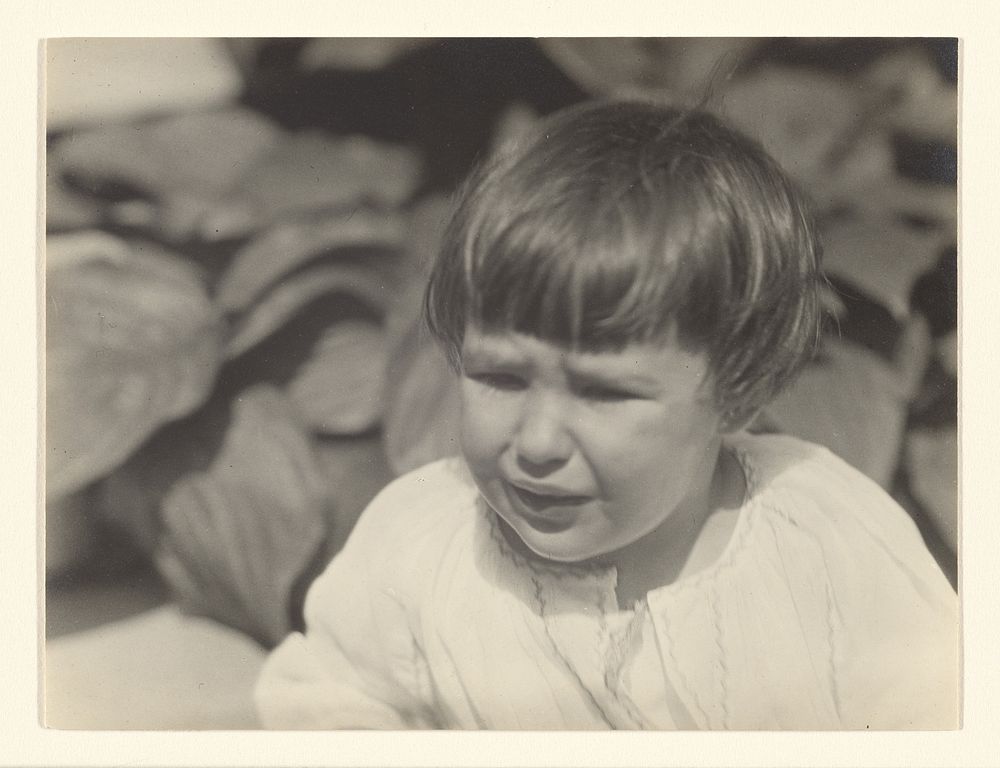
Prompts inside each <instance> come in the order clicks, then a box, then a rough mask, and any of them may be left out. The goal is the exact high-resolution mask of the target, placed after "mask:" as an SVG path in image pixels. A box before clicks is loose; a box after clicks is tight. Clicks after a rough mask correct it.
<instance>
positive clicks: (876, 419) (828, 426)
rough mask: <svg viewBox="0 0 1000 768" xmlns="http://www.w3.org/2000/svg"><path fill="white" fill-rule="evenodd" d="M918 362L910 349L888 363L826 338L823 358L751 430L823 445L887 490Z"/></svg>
mask: <svg viewBox="0 0 1000 768" xmlns="http://www.w3.org/2000/svg"><path fill="white" fill-rule="evenodd" d="M920 359H921V358H920V354H919V350H915V351H914V352H912V353H909V352H908V353H907V354H905V355H903V354H901V355H900V359H898V360H895V361H891V362H890V361H886V360H885V359H883V358H882V357H880V356H879V355H877V354H875V353H874V352H871V351H869V350H867V349H865V348H863V347H861V346H859V345H856V344H853V343H850V342H843V341H840V340H838V339H833V338H828V339H826V340H825V343H824V348H823V354H822V355H821V356H820V357H819V358H818V359H817V360H816V361H815V362H813V363H811V364H810V365H809V366H808V367H806V369H805V370H804V371H803V372H802V374H801V376H800V377H799V378H798V379H797V380H796V381H795V382H794V383H793V384H792V386H791V387H789V388H788V389H787V390H786V391H785V392H783V393H782V394H781V395H779V396H778V397H777V398H776V399H775V400H774V401H773V402H771V403H770V404H768V406H767V407H766V408H765V409H764V411H763V412H762V414H761V415H760V417H759V419H758V423H757V425H756V426H757V427H763V428H765V429H768V430H773V431H779V432H787V433H788V434H792V435H796V436H798V437H801V438H803V439H806V440H810V441H812V442H815V443H819V444H820V445H825V446H826V447H827V448H829V449H830V450H832V451H833V452H834V453H836V454H838V455H839V456H841V458H843V459H845V460H846V461H848V462H849V463H850V464H852V465H854V466H855V467H857V468H858V469H860V470H861V471H862V472H864V473H865V474H867V475H868V476H869V477H870V478H872V479H873V480H875V481H876V482H878V483H879V484H881V485H882V486H883V487H885V488H888V487H889V486H890V484H891V481H892V477H893V473H894V471H895V469H896V465H897V461H898V458H899V455H900V449H901V445H902V438H903V432H904V427H905V423H906V414H907V406H908V404H909V400H910V398H911V397H912V395H913V391H912V390H913V381H914V379H915V378H917V377H918V376H919V370H914V369H916V368H919V363H920ZM922 359H923V360H924V362H926V355H925V356H924V357H923V358H922Z"/></svg>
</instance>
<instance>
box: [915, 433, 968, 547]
mask: <svg viewBox="0 0 1000 768" xmlns="http://www.w3.org/2000/svg"><path fill="white" fill-rule="evenodd" d="M905 461H906V467H907V475H908V477H909V479H910V490H911V491H912V493H913V495H914V496H915V497H916V498H917V500H918V501H919V502H920V504H921V506H922V507H923V509H924V511H925V512H926V513H927V515H928V517H929V518H930V520H931V522H932V523H933V525H934V528H935V530H936V531H937V532H938V534H939V535H940V536H941V538H942V539H943V540H944V542H945V544H947V546H948V548H949V549H950V550H951V552H952V553H955V552H956V551H957V550H958V434H957V430H956V429H955V427H954V426H952V427H950V428H945V429H914V430H911V431H910V432H909V433H908V434H907V436H906V455H905Z"/></svg>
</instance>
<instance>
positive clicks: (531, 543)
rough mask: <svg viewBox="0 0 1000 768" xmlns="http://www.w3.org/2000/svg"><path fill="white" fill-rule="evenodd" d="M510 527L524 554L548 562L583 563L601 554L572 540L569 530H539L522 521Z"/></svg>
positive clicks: (561, 563) (562, 563)
mask: <svg viewBox="0 0 1000 768" xmlns="http://www.w3.org/2000/svg"><path fill="white" fill-rule="evenodd" d="M510 527H511V528H512V529H513V530H512V533H513V535H514V536H515V537H516V538H517V540H518V543H519V544H520V545H521V546H520V548H522V549H523V550H526V554H529V555H531V556H532V557H534V558H537V559H539V560H544V561H546V562H549V563H555V564H559V565H583V564H586V563H588V562H590V561H592V560H594V559H596V558H598V557H600V555H601V554H603V553H602V552H601V551H596V550H595V548H594V547H587V546H585V545H584V543H583V542H577V541H574V537H573V535H572V532H571V531H569V530H565V531H559V532H556V533H551V532H541V531H538V530H536V529H534V528H532V527H531V526H529V525H527V524H526V523H524V522H523V521H521V523H520V524H519V525H516V526H514V525H512V526H510ZM525 529H527V530H525Z"/></svg>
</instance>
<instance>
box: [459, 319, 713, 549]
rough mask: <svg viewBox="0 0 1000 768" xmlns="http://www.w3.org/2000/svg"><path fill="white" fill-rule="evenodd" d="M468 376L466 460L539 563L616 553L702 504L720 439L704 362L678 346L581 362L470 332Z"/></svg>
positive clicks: (638, 348) (543, 347) (512, 337)
mask: <svg viewBox="0 0 1000 768" xmlns="http://www.w3.org/2000/svg"><path fill="white" fill-rule="evenodd" d="M462 367H463V377H462V406H463V410H462V414H463V415H462V450H463V452H464V454H465V458H466V460H467V462H468V464H469V467H470V468H471V470H472V473H473V475H474V477H475V479H476V483H477V485H478V486H479V488H480V490H481V492H482V493H483V495H484V497H485V498H486V500H487V501H488V502H489V504H490V506H492V507H493V509H494V510H495V511H496V512H497V514H498V515H500V516H501V517H502V518H503V519H504V520H505V521H506V522H507V524H508V525H509V526H510V527H511V528H512V529H513V530H514V531H515V532H516V533H517V535H518V536H519V537H520V538H521V539H522V540H523V541H524V543H525V544H526V545H527V546H528V547H529V548H530V549H531V550H532V551H534V552H535V553H537V554H538V555H541V556H542V557H545V558H548V559H550V560H556V561H561V562H579V561H583V560H588V559H591V558H596V557H599V556H601V555H605V554H608V553H612V552H615V551H616V550H619V549H621V548H622V547H625V546H627V545H629V544H632V543H634V542H637V541H638V540H639V539H641V538H643V537H644V536H646V535H647V534H649V533H651V532H652V531H654V530H656V529H657V528H658V527H659V526H660V524H661V523H663V522H664V521H665V520H667V518H669V517H670V516H671V515H673V514H674V513H675V512H677V511H678V510H684V511H682V512H681V514H685V513H686V511H690V507H691V506H692V504H696V503H697V502H698V501H699V499H701V500H703V499H704V492H705V489H706V488H707V486H708V485H709V484H710V481H711V478H712V476H713V473H714V469H715V465H716V460H717V458H718V453H719V445H720V434H721V431H722V420H721V418H720V416H719V414H718V411H717V409H716V408H715V407H714V405H713V402H712V398H711V387H710V386H706V385H705V381H706V379H707V378H708V377H709V367H708V362H707V359H706V358H705V356H704V355H702V354H697V353H692V352H688V351H685V350H684V349H682V348H681V347H679V346H677V345H676V344H673V343H665V344H634V345H631V346H629V347H627V348H626V349H625V350H624V351H622V352H610V353H599V354H591V353H583V352H572V351H567V350H566V349H564V348H562V347H559V346H554V345H552V344H549V343H547V342H544V341H541V340H539V339H536V338H534V337H531V336H524V335H521V334H518V333H513V332H504V333H484V332H480V331H478V330H476V329H475V328H469V329H468V332H467V333H466V335H465V339H464V343H463V347H462Z"/></svg>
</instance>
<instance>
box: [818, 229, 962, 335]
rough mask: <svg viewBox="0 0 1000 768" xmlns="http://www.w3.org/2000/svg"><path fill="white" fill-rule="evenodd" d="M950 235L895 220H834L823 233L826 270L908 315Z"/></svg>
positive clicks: (897, 314)
mask: <svg viewBox="0 0 1000 768" xmlns="http://www.w3.org/2000/svg"><path fill="white" fill-rule="evenodd" d="M952 235H953V233H949V232H941V231H938V230H923V229H918V228H916V227H911V226H908V225H906V224H904V223H902V222H900V221H898V220H895V219H882V220H874V219H869V220H865V219H862V220H854V219H849V220H845V221H839V222H834V223H832V224H831V225H829V226H828V227H826V228H825V230H824V232H823V239H824V246H825V247H824V254H823V266H824V269H825V270H826V271H827V272H828V273H829V274H831V275H835V276H837V277H840V278H843V279H845V280H848V281H850V282H851V283H853V284H854V285H856V286H858V287H859V288H861V289H862V290H863V291H864V292H865V293H867V294H868V295H869V296H871V297H872V298H874V299H877V300H878V301H879V302H880V303H881V304H882V305H883V306H885V307H886V309H888V310H889V311H890V312H892V313H893V314H894V315H896V316H897V317H904V316H905V315H906V314H907V313H908V312H909V309H910V306H909V305H910V291H911V290H912V288H913V285H914V284H915V282H916V280H917V279H918V278H919V277H920V276H921V275H922V274H924V273H925V272H927V271H928V270H930V269H931V268H932V267H933V266H934V265H935V264H936V263H937V260H938V258H939V256H940V253H941V249H942V248H943V247H945V246H946V245H947V244H948V243H949V242H951V238H952Z"/></svg>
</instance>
